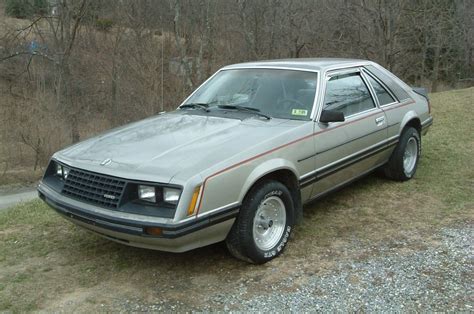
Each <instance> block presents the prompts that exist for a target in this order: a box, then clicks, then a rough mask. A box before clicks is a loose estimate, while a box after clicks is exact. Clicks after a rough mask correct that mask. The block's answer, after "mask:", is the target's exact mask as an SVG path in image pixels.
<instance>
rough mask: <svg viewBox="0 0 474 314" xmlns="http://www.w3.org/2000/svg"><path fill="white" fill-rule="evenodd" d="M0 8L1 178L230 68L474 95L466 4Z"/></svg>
mask: <svg viewBox="0 0 474 314" xmlns="http://www.w3.org/2000/svg"><path fill="white" fill-rule="evenodd" d="M0 6H1V7H0V11H1V13H0V124H1V126H2V127H1V128H0V144H1V145H0V178H1V177H2V174H3V176H4V177H5V176H7V174H8V173H9V172H11V171H13V170H14V169H17V168H19V167H22V166H25V165H27V166H29V167H30V170H31V169H32V168H38V167H40V166H41V165H44V164H45V163H46V162H47V160H48V158H49V157H50V154H51V153H52V152H54V151H55V150H57V149H58V148H60V147H63V146H65V145H68V144H70V143H73V142H77V141H78V140H80V139H83V138H85V137H88V136H91V135H93V134H96V133H97V132H99V131H102V130H104V129H107V128H110V127H113V126H116V125H120V124H124V123H126V122H128V121H133V120H138V119H141V118H144V117H146V116H149V115H152V114H155V113H157V112H160V111H163V110H170V109H173V108H175V107H176V106H177V105H178V104H179V103H180V102H181V101H182V100H183V99H184V97H185V96H186V95H187V94H188V93H189V92H190V91H191V90H192V89H194V88H196V87H197V86H198V85H199V84H200V83H201V82H202V81H203V80H204V79H206V78H207V77H208V76H209V75H210V74H212V73H213V72H214V71H215V70H217V69H218V68H219V67H221V66H223V65H225V64H230V63H236V62H243V61H248V60H261V59H262V60H263V59H274V58H302V57H350V58H364V59H370V60H373V61H376V62H378V63H380V64H381V65H383V66H385V67H386V68H388V69H390V70H391V71H392V72H394V73H395V74H397V75H398V76H400V77H401V78H403V79H404V80H406V81H407V82H409V83H411V84H414V85H420V86H426V87H429V88H430V89H431V90H432V91H436V90H439V89H446V88H455V87H464V86H469V85H472V84H473V77H474V74H473V73H474V56H473V51H474V46H473V42H474V40H473V39H474V1H471V0H398V1H392V0H219V1H218V0H120V1H115V0H97V1H93V0H51V1H47V0H41V1H40V0H4V1H3V2H0ZM0 181H1V180H0ZM6 181H11V180H6Z"/></svg>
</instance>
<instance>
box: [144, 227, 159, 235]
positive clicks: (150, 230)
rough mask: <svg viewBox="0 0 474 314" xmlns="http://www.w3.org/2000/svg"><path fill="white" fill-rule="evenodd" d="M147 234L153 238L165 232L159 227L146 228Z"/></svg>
mask: <svg viewBox="0 0 474 314" xmlns="http://www.w3.org/2000/svg"><path fill="white" fill-rule="evenodd" d="M145 233H146V234H149V235H153V236H160V235H161V234H162V233H163V230H161V228H158V227H146V228H145Z"/></svg>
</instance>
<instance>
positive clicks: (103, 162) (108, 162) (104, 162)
mask: <svg viewBox="0 0 474 314" xmlns="http://www.w3.org/2000/svg"><path fill="white" fill-rule="evenodd" d="M111 163H112V159H110V158H107V159H104V161H102V162H101V163H100V165H101V166H108V165H110V164H111Z"/></svg>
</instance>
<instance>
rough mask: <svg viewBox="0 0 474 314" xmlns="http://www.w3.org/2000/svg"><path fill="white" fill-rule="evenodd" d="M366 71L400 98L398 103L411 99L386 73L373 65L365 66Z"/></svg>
mask: <svg viewBox="0 0 474 314" xmlns="http://www.w3.org/2000/svg"><path fill="white" fill-rule="evenodd" d="M365 69H366V70H368V71H369V72H370V73H372V74H373V75H374V76H375V77H377V78H378V79H379V80H381V81H382V82H383V83H384V84H385V85H386V86H387V87H388V88H389V89H390V91H391V92H392V93H393V94H394V95H395V97H397V98H398V101H403V100H405V99H410V95H408V93H407V92H406V91H405V90H404V89H403V88H402V87H401V86H400V85H398V83H397V82H396V81H394V80H393V79H392V78H391V77H390V76H388V75H387V74H386V73H385V72H384V71H382V70H380V69H378V68H376V67H374V66H373V65H367V66H365Z"/></svg>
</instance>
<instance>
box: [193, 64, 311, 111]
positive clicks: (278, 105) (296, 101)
mask: <svg viewBox="0 0 474 314" xmlns="http://www.w3.org/2000/svg"><path fill="white" fill-rule="evenodd" d="M316 79H317V73H313V72H303V71H291V70H277V69H238V70H223V71H221V72H219V73H217V74H216V75H215V76H214V77H213V78H212V79H211V80H209V81H208V82H207V83H206V84H204V85H203V86H201V87H200V88H199V89H198V90H197V91H196V92H195V93H194V95H192V96H191V97H190V98H189V99H188V100H187V101H186V102H185V103H184V105H192V104H194V105H196V104H198V105H205V106H208V108H209V109H211V111H212V108H215V109H216V110H218V109H219V107H220V108H221V109H222V108H231V106H237V107H246V108H251V109H254V110H255V111H257V110H258V111H259V112H261V113H263V114H266V115H268V116H270V117H274V118H282V119H297V120H309V119H310V115H311V110H312V108H313V102H314V96H315V94H316ZM225 106H227V107H225ZM250 112H251V111H249V113H250Z"/></svg>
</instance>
